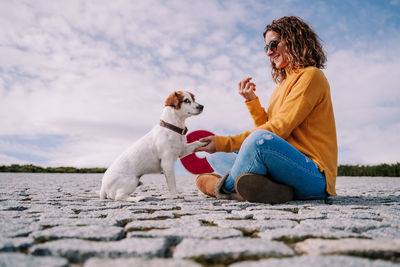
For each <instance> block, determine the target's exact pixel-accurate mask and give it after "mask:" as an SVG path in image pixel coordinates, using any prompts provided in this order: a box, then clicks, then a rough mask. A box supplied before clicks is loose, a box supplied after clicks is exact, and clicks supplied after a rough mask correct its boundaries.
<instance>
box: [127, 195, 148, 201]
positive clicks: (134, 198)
mask: <svg viewBox="0 0 400 267" xmlns="http://www.w3.org/2000/svg"><path fill="white" fill-rule="evenodd" d="M145 198H146V197H144V196H141V197H128V198H126V199H125V201H128V202H139V201H142V200H144V199H145Z"/></svg>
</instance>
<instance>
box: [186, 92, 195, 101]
mask: <svg viewBox="0 0 400 267" xmlns="http://www.w3.org/2000/svg"><path fill="white" fill-rule="evenodd" d="M188 93H189V95H190V96H191V97H192V100H193V101H196V100H195V99H194V94H192V93H191V92H188Z"/></svg>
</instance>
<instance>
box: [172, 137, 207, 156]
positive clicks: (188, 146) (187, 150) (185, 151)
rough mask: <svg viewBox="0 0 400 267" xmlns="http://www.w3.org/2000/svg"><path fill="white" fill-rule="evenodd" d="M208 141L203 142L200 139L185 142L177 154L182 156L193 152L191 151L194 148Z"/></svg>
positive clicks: (204, 144)
mask: <svg viewBox="0 0 400 267" xmlns="http://www.w3.org/2000/svg"><path fill="white" fill-rule="evenodd" d="M207 144H208V143H205V142H200V141H195V142H192V143H190V144H186V145H185V147H184V148H183V150H182V152H181V154H180V155H179V157H180V158H183V157H185V156H187V155H189V154H191V153H193V151H194V150H195V149H196V148H199V147H202V146H206V145H207Z"/></svg>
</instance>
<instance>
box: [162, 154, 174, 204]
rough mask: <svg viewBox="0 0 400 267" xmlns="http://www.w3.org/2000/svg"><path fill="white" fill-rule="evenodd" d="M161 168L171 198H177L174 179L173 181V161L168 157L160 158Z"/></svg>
mask: <svg viewBox="0 0 400 267" xmlns="http://www.w3.org/2000/svg"><path fill="white" fill-rule="evenodd" d="M161 168H162V170H163V172H164V175H165V179H166V181H167V185H168V191H169V193H170V194H171V197H172V198H177V197H178V195H177V192H176V181H175V162H174V161H172V160H170V159H164V160H161Z"/></svg>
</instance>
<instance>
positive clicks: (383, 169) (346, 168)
mask: <svg viewBox="0 0 400 267" xmlns="http://www.w3.org/2000/svg"><path fill="white" fill-rule="evenodd" d="M105 171H106V168H75V167H46V168H44V167H40V166H35V165H32V164H29V165H18V164H12V165H10V166H0V172H30V173H104V172H105ZM338 176H387V177H400V163H396V164H380V165H373V166H370V165H367V166H364V165H340V166H339V167H338Z"/></svg>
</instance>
